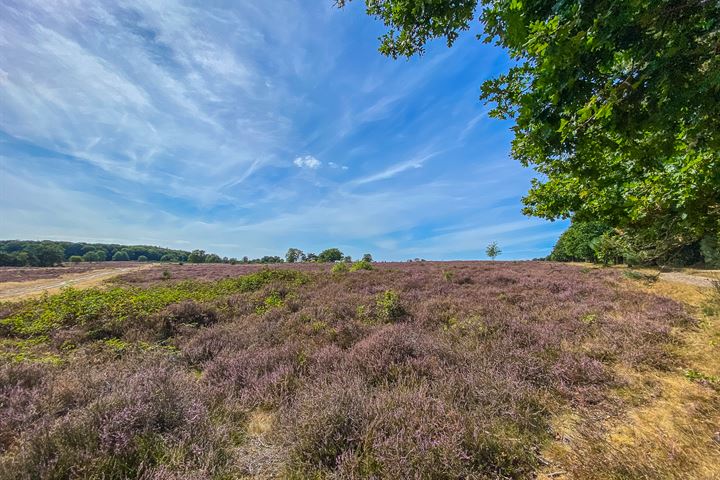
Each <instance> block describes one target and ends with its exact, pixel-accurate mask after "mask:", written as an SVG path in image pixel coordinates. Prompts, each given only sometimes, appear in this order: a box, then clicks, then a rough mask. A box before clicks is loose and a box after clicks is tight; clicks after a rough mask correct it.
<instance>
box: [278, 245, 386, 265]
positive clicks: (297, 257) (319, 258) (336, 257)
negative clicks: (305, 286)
mask: <svg viewBox="0 0 720 480" xmlns="http://www.w3.org/2000/svg"><path fill="white" fill-rule="evenodd" d="M285 261H286V262H287V263H298V262H318V263H333V262H346V263H350V262H352V257H351V256H350V255H345V254H343V252H341V251H340V249H339V248H328V249H326V250H323V251H322V252H320V253H319V254H317V255H316V254H314V253H305V252H303V251H302V250H300V249H299V248H290V249H288V251H287V253H286V254H285ZM360 261H362V262H366V263H370V262H372V261H373V258H372V255H371V254H369V253H366V254H364V255H363V256H362V258H361V259H360Z"/></svg>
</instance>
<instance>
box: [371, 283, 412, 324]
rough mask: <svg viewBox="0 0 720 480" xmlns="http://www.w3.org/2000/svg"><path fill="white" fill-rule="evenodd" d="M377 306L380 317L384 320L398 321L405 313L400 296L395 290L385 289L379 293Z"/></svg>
mask: <svg viewBox="0 0 720 480" xmlns="http://www.w3.org/2000/svg"><path fill="white" fill-rule="evenodd" d="M375 306H376V307H377V316H378V319H379V320H380V321H382V322H396V321H398V320H400V319H401V318H402V317H403V316H404V315H405V308H403V306H402V304H401V303H400V296H399V295H398V294H397V292H395V291H394V290H385V291H384V292H382V293H381V294H380V295H378V297H377V299H376V301H375Z"/></svg>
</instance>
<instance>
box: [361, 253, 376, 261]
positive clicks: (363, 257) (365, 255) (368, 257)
mask: <svg viewBox="0 0 720 480" xmlns="http://www.w3.org/2000/svg"><path fill="white" fill-rule="evenodd" d="M362 261H363V262H372V261H373V257H372V255H370V254H369V253H366V254H364V255H363V256H362Z"/></svg>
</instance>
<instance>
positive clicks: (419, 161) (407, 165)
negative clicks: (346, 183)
mask: <svg viewBox="0 0 720 480" xmlns="http://www.w3.org/2000/svg"><path fill="white" fill-rule="evenodd" d="M435 155H437V153H431V154H429V155H425V156H422V157H419V158H413V159H412V160H408V161H405V162H400V163H396V164H394V165H390V166H389V167H387V168H386V169H384V170H382V171H380V172H377V173H373V174H372V175H368V176H365V177H361V178H358V179H356V180H353V181H352V182H350V184H352V185H364V184H366V183H372V182H378V181H380V180H387V179H389V178H392V177H394V176H396V175H399V174H400V173H402V172H405V171H406V170H411V169H416V168H422V166H423V165H424V164H425V162H426V161H427V160H429V159H431V158H432V157H434V156H435Z"/></svg>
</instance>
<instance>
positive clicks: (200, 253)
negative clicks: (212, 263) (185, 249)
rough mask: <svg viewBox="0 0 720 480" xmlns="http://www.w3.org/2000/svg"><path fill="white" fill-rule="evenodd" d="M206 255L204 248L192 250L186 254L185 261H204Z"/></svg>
mask: <svg viewBox="0 0 720 480" xmlns="http://www.w3.org/2000/svg"><path fill="white" fill-rule="evenodd" d="M206 256H207V255H206V254H205V250H193V251H192V252H190V255H188V259H187V261H188V263H205V257H206Z"/></svg>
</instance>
